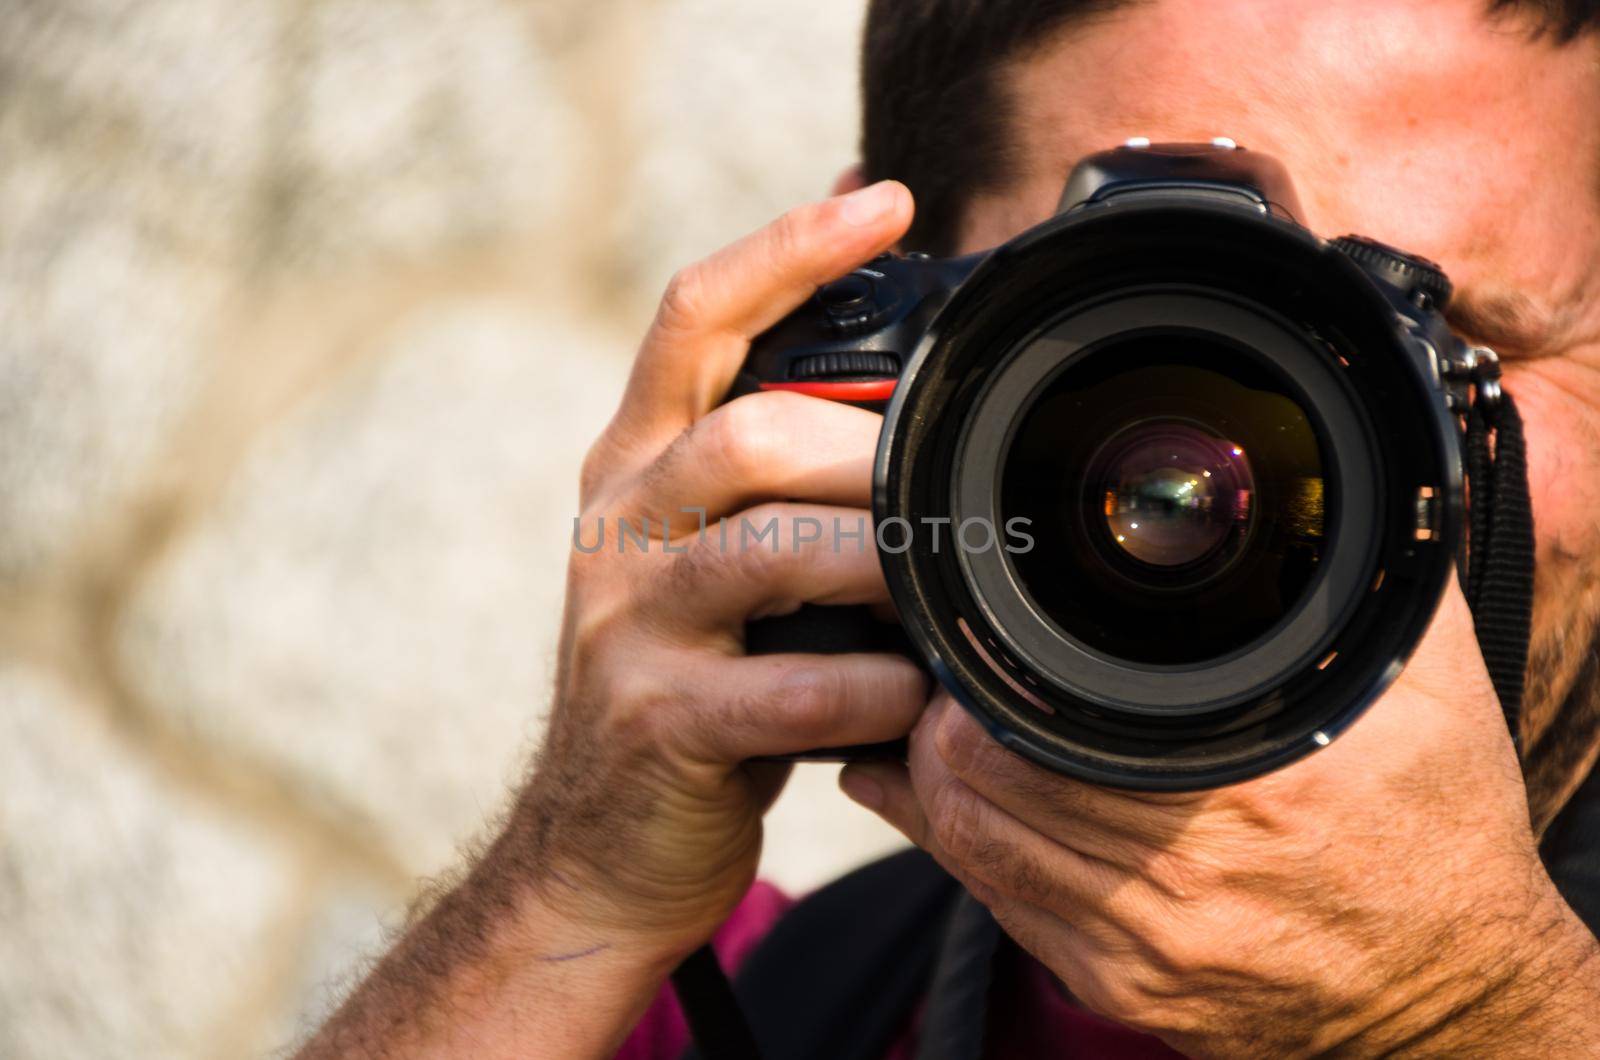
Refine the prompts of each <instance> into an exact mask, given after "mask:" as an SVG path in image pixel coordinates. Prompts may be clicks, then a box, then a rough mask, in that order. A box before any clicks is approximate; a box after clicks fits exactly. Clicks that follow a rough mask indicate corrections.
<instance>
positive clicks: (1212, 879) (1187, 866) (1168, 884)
mask: <svg viewBox="0 0 1600 1060" xmlns="http://www.w3.org/2000/svg"><path fill="white" fill-rule="evenodd" d="M1144 872H1145V878H1146V879H1148V880H1149V881H1150V882H1151V883H1152V884H1154V885H1155V887H1156V889H1157V890H1158V891H1159V892H1160V894H1161V895H1162V896H1163V897H1164V898H1166V899H1167V901H1168V902H1170V903H1172V904H1174V905H1189V904H1192V903H1194V902H1197V901H1199V900H1200V899H1201V898H1202V897H1203V896H1204V895H1205V894H1207V893H1208V892H1209V891H1210V890H1211V889H1212V888H1213V887H1214V886H1215V884H1216V882H1217V880H1216V873H1215V872H1214V871H1212V869H1211V867H1210V866H1209V865H1208V864H1207V863H1205V862H1204V861H1200V860H1198V859H1196V858H1193V857H1190V856H1188V855H1187V854H1184V853H1182V852H1180V851H1177V850H1172V849H1163V850H1155V851H1152V852H1151V853H1150V855H1149V860H1148V861H1147V862H1146V863H1145V867H1144Z"/></svg>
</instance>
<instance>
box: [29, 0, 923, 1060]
mask: <svg viewBox="0 0 1600 1060" xmlns="http://www.w3.org/2000/svg"><path fill="white" fill-rule="evenodd" d="M860 8H861V3H860V0H760V2H752V0H699V2H691V0H677V2H669V0H654V2H652V0H631V2H626V3H624V2H618V0H612V2H606V0H527V2H522V3H512V2H497V0H265V2H256V3H250V2H240V0H120V2H118V0H98V2H96V0H15V2H12V3H7V4H4V5H0V86H3V88H0V1056H4V1057H8V1058H17V1060H23V1058H33V1057H65V1056H73V1057H79V1056H84V1057H89V1056H95V1057H98V1056H119V1057H121V1056H161V1057H186V1056H240V1055H251V1054H263V1053H269V1052H271V1051H273V1050H274V1049H280V1048H283V1047H285V1046H287V1045H289V1044H290V1043H291V1042H292V1041H293V1040H294V1038H295V1036H296V1035H297V1033H299V1031H300V1029H301V1028H302V1027H303V1026H304V1025H305V1024H306V1022H307V1021H308V1020H314V1019H315V1018H316V1017H317V1016H318V1014H320V1013H321V1012H323V1011H325V1009H326V1006H327V1005H328V1004H329V1003H330V1002H331V1000H332V999H333V998H335V997H336V995H337V990H338V988H339V984H340V983H342V982H347V981H348V980H349V978H350V976H351V975H352V974H353V973H352V970H353V969H356V968H358V967H359V962H360V961H361V959H362V958H363V955H370V954H372V953H373V952H374V950H375V949H376V948H378V947H380V946H381V939H382V937H383V931H384V929H385V928H386V927H392V926H393V925H394V924H396V923H397V922H398V920H399V918H400V916H401V914H402V911H403V909H404V907H405V904H406V902H407V900H408V899H409V898H410V897H411V896H412V895H413V894H414V893H415V891H416V888H417V886H418V881H419V879H420V878H421V877H424V876H427V875H430V874H435V873H439V872H441V871H444V870H446V869H447V868H448V867H449V866H450V865H451V864H452V863H453V862H455V861H456V860H457V854H456V851H457V850H458V849H459V848H460V847H461V845H462V844H464V843H468V842H470V841H471V840H472V839H473V838H474V837H475V836H481V835H482V833H483V831H484V829H485V828H486V827H487V825H488V822H490V821H492V819H493V818H494V816H495V814H496V813H497V812H498V811H499V810H500V809H501V808H502V807H503V806H504V804H505V801H506V798H507V793H508V791H509V789H510V788H511V787H512V786H514V785H515V783H516V781H517V777H518V776H519V771H520V770H521V769H522V767H523V764H524V762H525V761H526V758H527V756H528V754H529V752H530V751H531V750H532V748H533V747H535V746H536V743H537V740H538V735H539V731H540V725H541V717H542V715H543V712H544V711H545V709H546V707H547V703H548V682H549V675H550V667H551V658H552V651H553V633H554V630H555V628H556V623H557V617H558V609H559V605H560V593H561V574H562V567H563V564H564V553H565V549H566V543H567V535H568V533H569V532H570V519H571V516H572V514H573V505H574V494H575V488H574V469H575V466H576V464H577V461H578V460H579V458H580V456H581V454H582V452H583V450H584V449H585V447H586V446H587V444H588V442H589V440H590V439H591V438H592V437H593V435H594V434H595V433H596V431H597V430H598V429H599V427H600V426H601V425H602V423H603V422H604V419H605V417H606V416H607V415H608V413H609V410H610V407H611V405H612V403H613V401H614V399H615V396H616V394H617V393H618V389H619V387H620V385H621V381H622V379H623V376H624V373H625V371H626V367H627V362H628V359H629V356H630V354H631V350H632V347H633V345H634V343H635V342H636V340H637V336H638V334H639V332H640V331H641V328H642V326H643V323H644V322H645V321H646V320H647V319H648V315H649V311H650V304H651V301H652V299H653V297H654V293H655V292H656V291H657V290H658V289H659V287H660V286H661V284H662V283H663V281H664V278H665V277H666V276H667V275H668V274H669V273H670V272H671V270H672V268H673V267H674V266H675V265H677V264H681V263H682V262H684V261H686V260H689V259H692V258H693V257H696V256H698V255H700V254H702V253H705V252H707V251H709V250H711V249H712V248H714V247H715V246H717V245H719V244H720V243H722V242H725V241H727V240H728V239H730V238H732V237H733V236H735V235H737V234H739V233H740V232H742V231H744V230H746V229H748V228H750V227H752V226H754V225H756V224H758V223H760V222H761V221H763V220H764V219H766V218H767V217H769V216H770V215H772V214H774V213H776V212H777V211H779V210H781V209H782V208H783V207H784V206H785V205H787V204H790V203H792V202H795V201H798V200H801V199H804V198H809V197H813V196H816V195H819V194H821V193H822V192H823V191H825V189H826V188H827V185H828V183H829V181H830V179H831V177H832V175H833V173H834V171H835V170H836V169H837V168H838V167H839V166H840V165H841V164H843V163H844V162H847V161H848V160H849V158H850V157H851V154H852V147H853V143H854V136H855V132H854V123H855V119H854V84H853V75H854V68H855V56H854V50H855V44H856V33H857V30H858V24H859V19H860ZM832 774H833V770H832V769H831V768H828V767H807V768H805V769H803V770H802V771H801V774H800V776H799V777H798V779H797V782H796V784H795V785H794V786H793V788H792V790H791V792H790V793H789V794H788V795H786V796H785V799H784V801H783V802H782V803H780V805H779V807H778V808H777V809H776V810H775V811H774V814H773V825H772V828H771V833H770V839H769V849H768V855H767V859H766V865H765V870H766V871H767V873H768V874H769V875H770V876H772V877H773V878H776V879H777V880H779V881H781V882H783V883H784V884H786V885H788V886H790V887H792V888H797V889H799V888H805V887H808V886H810V885H813V884H815V883H816V882H818V881H819V880H821V879H824V878H826V877H828V876H830V875H832V874H834V873H836V872H837V871H839V870H840V869H842V868H844V867H847V866H849V865H851V864H854V863H856V862H858V861H860V860H863V859H865V858H867V857H869V856H871V855H872V854H873V853H875V852H877V851H880V850H883V849H886V848H887V847H888V846H890V845H892V844H893V842H894V839H893V837H892V836H891V835H889V834H888V833H887V831H886V830H885V829H884V828H882V827H881V826H879V825H877V824H876V823H875V822H872V821H871V820H869V819H868V818H867V817H866V816H865V815H864V814H862V813H860V812H858V811H855V810H854V809H853V808H850V807H849V806H848V805H847V804H846V803H844V801H843V800H842V799H841V798H840V797H839V796H837V795H836V794H835V793H834V791H833V782H832Z"/></svg>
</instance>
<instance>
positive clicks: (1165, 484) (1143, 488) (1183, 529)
mask: <svg viewBox="0 0 1600 1060" xmlns="http://www.w3.org/2000/svg"><path fill="white" fill-rule="evenodd" d="M1089 478H1090V480H1091V481H1095V482H1101V483H1103V484H1104V488H1103V495H1104V497H1105V515H1106V528H1107V531H1108V532H1109V533H1110V534H1111V536H1112V539H1113V540H1114V541H1115V542H1116V543H1117V545H1118V546H1120V547H1121V548H1122V550H1123V551H1125V552H1126V553H1127V554H1128V555H1129V556H1131V557H1133V558H1134V559H1136V560H1138V561H1140V562H1142V563H1148V564H1151V565H1152V566H1157V567H1180V566H1184V565H1187V564H1194V563H1198V562H1201V561H1203V560H1205V559H1207V558H1210V557H1212V556H1215V555H1216V554H1217V553H1218V552H1219V551H1220V550H1223V549H1226V548H1228V547H1229V546H1230V545H1236V544H1237V543H1238V542H1240V541H1242V540H1243V539H1244V538H1245V537H1246V536H1247V535H1248V533H1249V529H1250V512H1251V498H1252V497H1253V496H1254V494H1255V479H1254V477H1253V476H1252V475H1251V473H1250V463H1249V461H1248V460H1247V459H1246V458H1245V456H1244V453H1243V451H1242V450H1240V449H1239V448H1238V447H1237V446H1235V445H1233V444H1232V442H1230V441H1229V440H1227V439H1225V438H1220V437H1218V436H1216V435H1215V434H1213V433H1211V432H1210V431H1207V430H1206V429H1205V427H1204V426H1202V425H1199V424H1192V423H1186V422H1183V421H1179V420H1156V421H1148V420H1147V421H1140V422H1138V423H1134V424H1132V425H1130V426H1129V427H1127V428H1126V429H1124V430H1123V431H1121V432H1119V433H1118V434H1116V435H1115V436H1113V437H1112V438H1111V439H1110V440H1109V441H1107V443H1106V444H1105V445H1104V446H1102V447H1101V449H1100V451H1099V452H1098V453H1096V454H1095V456H1094V457H1093V458H1091V460H1090V462H1089Z"/></svg>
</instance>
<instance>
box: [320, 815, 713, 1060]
mask: <svg viewBox="0 0 1600 1060" xmlns="http://www.w3.org/2000/svg"><path fill="white" fill-rule="evenodd" d="M506 845H507V841H506V840H505V839H502V841H501V842H500V843H497V844H496V847H495V848H494V849H492V850H491V851H490V852H489V854H488V855H487V856H486V857H485V858H484V860H483V861H482V862H481V863H480V864H479V866H478V867H477V868H476V869H475V870H474V872H473V873H472V875H471V876H470V877H468V878H467V879H466V880H465V881H464V882H463V883H461V884H460V885H459V886H457V887H456V888H454V889H453V890H452V891H450V892H449V893H448V894H446V895H445V896H444V897H443V898H442V899H440V900H439V902H438V903H437V905H435V907H434V908H433V909H432V911H431V912H430V913H429V914H428V915H427V916H426V917H425V918H423V919H422V920H420V921H419V922H418V923H417V924H416V925H415V926H413V927H412V928H411V930H410V931H409V932H408V933H407V934H406V936H405V938H404V939H403V940H402V941H401V943H400V944H399V945H398V946H396V947H395V949H394V950H393V951H391V952H390V953H389V954H388V955H387V956H386V957H385V958H384V959H383V961H382V962H381V963H380V964H379V965H378V966H377V968H376V969H375V970H374V971H373V973H372V974H371V975H370V976H369V977H368V978H367V980H366V981H365V982H364V983H363V984H362V985H361V986H360V988H359V989H357V991H356V992H355V993H354V994H353V995H352V996H351V997H350V999H349V1000H348V1001H347V1002H346V1003H345V1004H344V1006H343V1007H342V1008H341V1009H340V1011H339V1012H338V1014H337V1015H335V1016H334V1018H333V1019H332V1020H330V1021H329V1022H328V1023H327V1025H326V1026H324V1027H323V1028H322V1030H321V1031H320V1032H319V1033H318V1034H317V1036H316V1037H315V1038H314V1039H313V1040H312V1041H311V1042H310V1043H309V1044H308V1045H307V1046H306V1047H305V1049H304V1050H303V1051H302V1052H301V1053H300V1060H325V1058H330V1057H361V1058H372V1060H378V1058H383V1060H388V1058H395V1057H424V1056H427V1057H452V1056H461V1057H467V1056H470V1057H474V1058H479V1057H483V1058H493V1057H502V1056H503V1057H518V1058H556V1057H560V1058H576V1057H606V1056H610V1055H612V1054H613V1053H615V1052H616V1050H617V1048H618V1047H619V1046H620V1045H621V1043H622V1041H623V1040H624V1039H625V1038H626V1037H627V1035H628V1033H629V1031H630V1030H631V1028H632V1027H633V1026H634V1024H635V1023H636V1022H637V1021H638V1019H639V1017H640V1016H641V1015H642V1014H643V1012H644V1010H645V1009H646V1008H647V1007H648V1006H649V1004H650V1002H651V1000H652V999H653V998H654V997H655V995H656V994H657V992H658V991H659V990H660V987H661V984H662V983H663V982H664V981H665V980H666V977H667V976H668V975H669V974H670V972H671V970H672V968H673V966H674V965H675V963H676V961H677V960H678V959H679V958H680V957H681V956H682V954H680V953H676V952H667V951H666V950H665V949H662V948H657V947H653V946H651V945H650V944H647V943H644V942H640V941H638V940H632V939H624V938H622V937H621V936H620V935H619V934H618V933H617V932H615V931H613V930H608V929H607V927H605V926H604V924H603V923H590V922H589V921H587V920H586V919H585V918H583V917H582V916H580V915H576V914H574V912H573V911H572V910H571V909H569V908H565V907H566V906H570V905H572V904H573V903H571V902H560V903H557V902H554V901H552V900H551V897H552V895H551V890H550V887H549V886H547V885H545V884H541V883H536V882H535V880H534V879H533V878H531V877H530V874H528V873H527V872H526V871H525V867H524V866H520V865H518V864H517V862H518V860H519V859H517V858H515V857H514V856H510V855H509V854H508V851H507V850H506V849H505V848H506ZM557 886H559V885H557Z"/></svg>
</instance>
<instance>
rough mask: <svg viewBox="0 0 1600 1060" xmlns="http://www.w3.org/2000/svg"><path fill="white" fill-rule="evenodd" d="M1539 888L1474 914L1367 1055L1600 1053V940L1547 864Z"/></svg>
mask: <svg viewBox="0 0 1600 1060" xmlns="http://www.w3.org/2000/svg"><path fill="white" fill-rule="evenodd" d="M1537 877H1538V880H1537V882H1536V885H1535V886H1533V887H1532V888H1530V893H1529V894H1528V895H1526V896H1524V897H1522V898H1521V899H1519V900H1518V901H1517V902H1515V903H1513V904H1511V905H1510V906H1509V907H1508V908H1505V909H1502V911H1500V912H1498V913H1483V912H1481V911H1480V913H1479V914H1478V915H1476V916H1472V917H1467V918H1464V920H1463V923H1462V925H1461V926H1460V928H1459V929H1457V930H1456V931H1454V932H1451V935H1452V937H1451V938H1450V939H1449V940H1448V944H1446V945H1441V946H1438V947H1437V948H1436V949H1434V951H1433V952H1432V953H1431V954H1430V955H1429V957H1430V962H1429V963H1430V964H1432V965H1433V968H1432V969H1431V970H1429V971H1426V972H1423V973H1421V974H1417V975H1413V976H1411V977H1409V979H1408V982H1407V983H1406V984H1405V986H1404V991H1405V993H1404V996H1403V997H1402V998H1401V999H1400V1001H1399V1005H1398V1007H1396V1008H1395V1009H1393V1010H1391V1012H1390V1014H1389V1015H1388V1016H1387V1017H1385V1018H1383V1019H1381V1020H1379V1021H1377V1022H1375V1023H1374V1024H1372V1025H1371V1026H1369V1027H1368V1028H1366V1030H1365V1031H1364V1032H1363V1033H1362V1034H1360V1035H1358V1036H1357V1037H1356V1038H1355V1039H1354V1041H1353V1042H1352V1043H1351V1044H1352V1045H1354V1046H1355V1048H1354V1050H1353V1051H1354V1052H1355V1053H1356V1054H1358V1055H1368V1054H1372V1055H1399V1056H1437V1055H1488V1054H1492V1055H1495V1056H1497V1057H1521V1056H1527V1057H1538V1058H1540V1060H1547V1058H1548V1057H1550V1056H1565V1055H1579V1054H1581V1055H1590V1054H1591V1053H1594V1052H1597V1051H1600V1026H1597V1025H1596V1024H1595V1022H1594V1019H1593V1013H1594V1012H1596V1011H1600V942H1597V941H1596V939H1595V937H1594V935H1593V934H1591V933H1590V931H1589V930H1588V928H1587V927H1586V926H1585V925H1584V924H1583V922H1582V921H1580V920H1579V919H1578V917H1577V916H1576V914H1574V913H1573V912H1572V910H1571V909H1570V908H1569V907H1568V906H1567V904H1566V902H1565V901H1564V900H1563V899H1562V898H1561V897H1560V895H1559V894H1558V893H1557V892H1556V890H1555V887H1554V885H1553V884H1552V883H1550V881H1549V878H1548V876H1546V875H1545V874H1544V872H1543V870H1542V867H1540V868H1538V870H1537Z"/></svg>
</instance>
